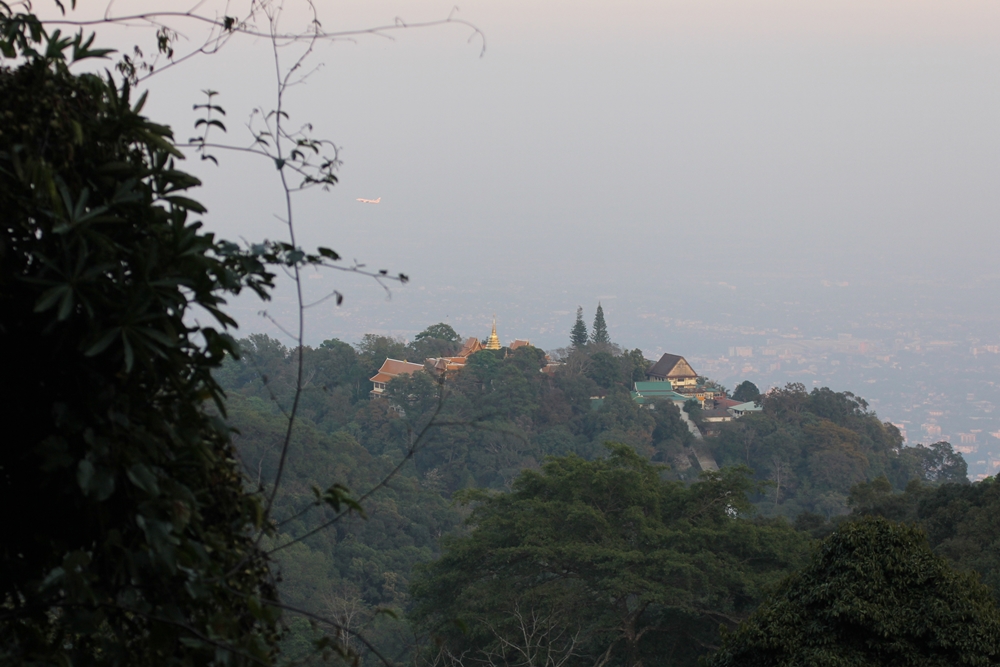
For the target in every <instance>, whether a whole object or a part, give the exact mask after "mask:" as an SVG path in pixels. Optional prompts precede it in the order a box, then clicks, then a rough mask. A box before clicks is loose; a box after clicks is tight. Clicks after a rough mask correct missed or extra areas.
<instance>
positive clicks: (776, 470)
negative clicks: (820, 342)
mask: <svg viewBox="0 0 1000 667" xmlns="http://www.w3.org/2000/svg"><path fill="white" fill-rule="evenodd" d="M763 407H764V410H763V412H762V413H757V414H749V415H746V416H744V417H742V418H740V419H739V420H736V421H734V422H731V423H728V424H725V425H724V426H723V427H722V428H721V429H720V432H719V434H718V436H717V437H714V438H710V439H708V441H707V444H708V445H709V446H710V447H711V448H712V449H713V451H714V453H715V456H716V459H717V460H718V461H719V463H720V465H736V464H742V465H746V466H749V467H750V468H751V469H753V470H754V473H755V475H756V477H757V479H759V480H762V481H764V480H766V481H770V482H771V483H772V484H773V486H772V487H771V490H770V491H769V492H768V494H767V496H766V497H760V498H758V499H757V500H758V506H759V508H760V509H761V511H763V512H765V513H769V514H772V513H773V514H783V515H785V516H787V517H789V518H794V517H795V516H797V515H799V514H800V513H801V512H804V511H806V512H814V513H818V514H821V515H823V516H827V517H829V516H834V515H838V514H846V513H847V511H848V504H847V500H848V497H847V494H848V490H849V489H850V488H851V487H852V486H853V485H854V484H857V483H859V482H864V481H868V480H872V479H875V478H876V477H879V476H881V475H885V476H886V477H887V479H888V480H889V481H890V483H891V485H892V486H893V487H894V488H896V489H902V488H904V487H905V486H906V484H907V483H908V482H909V481H910V480H911V479H923V480H927V481H945V480H948V481H958V480H961V479H965V472H966V471H965V462H964V460H963V459H962V458H961V456H960V455H958V454H957V453H955V452H953V451H952V450H951V446H950V445H948V444H947V443H938V444H935V445H933V446H931V447H930V448H926V447H904V446H903V439H902V437H901V436H900V435H899V431H898V430H897V429H896V427H895V426H893V425H891V424H887V423H883V422H881V421H879V419H878V417H877V416H876V415H875V414H874V413H872V412H869V411H868V406H867V404H866V403H865V402H864V401H863V400H862V399H860V398H858V397H856V396H854V395H853V394H851V393H850V392H834V391H832V390H830V389H828V388H825V387H824V388H820V389H814V390H812V391H811V392H806V391H805V388H804V387H803V386H802V385H796V384H790V385H788V386H786V387H784V388H782V389H778V390H774V391H772V392H770V393H769V394H768V395H767V396H765V397H764V398H763Z"/></svg>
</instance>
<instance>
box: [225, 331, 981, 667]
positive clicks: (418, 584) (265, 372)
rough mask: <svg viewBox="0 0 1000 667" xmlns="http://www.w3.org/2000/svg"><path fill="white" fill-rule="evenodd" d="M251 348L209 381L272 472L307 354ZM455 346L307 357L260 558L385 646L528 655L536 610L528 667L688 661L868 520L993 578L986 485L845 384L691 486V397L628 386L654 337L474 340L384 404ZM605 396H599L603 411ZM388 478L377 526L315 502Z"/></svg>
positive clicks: (773, 413) (760, 419) (243, 453)
mask: <svg viewBox="0 0 1000 667" xmlns="http://www.w3.org/2000/svg"><path fill="white" fill-rule="evenodd" d="M240 346H241V349H242V350H243V354H242V356H241V358H240V359H239V360H236V359H232V358H230V359H228V360H227V361H226V363H225V364H224V365H223V367H222V368H221V369H220V370H219V371H218V372H217V374H216V377H217V379H218V381H219V383H220V385H221V386H222V387H223V388H224V389H225V390H226V391H227V394H228V399H227V407H228V412H229V414H228V421H229V424H230V425H231V426H233V427H234V428H236V429H237V430H238V434H237V435H236V436H235V438H234V443H235V445H236V447H237V448H238V450H239V453H240V459H241V461H242V464H243V467H244V470H245V472H246V475H247V477H248V479H249V480H250V482H251V483H257V482H259V481H266V480H267V479H269V478H270V477H271V476H272V475H273V472H274V469H275V466H276V465H277V456H278V451H277V447H276V443H278V442H280V440H281V435H282V434H283V432H284V429H285V428H286V427H287V421H286V419H285V416H284V413H285V411H287V409H288V406H289V404H290V401H291V399H292V396H293V393H294V389H295V360H296V352H295V351H293V350H290V349H288V348H286V347H284V346H283V345H281V344H280V343H279V342H278V341H276V340H274V339H271V338H269V337H267V336H263V335H254V336H251V337H249V338H247V339H245V340H243V341H240ZM459 346H460V339H459V337H458V335H457V334H456V333H455V332H454V331H453V330H452V329H451V327H448V326H447V325H434V326H433V327H429V328H428V329H427V330H425V331H424V332H422V333H421V334H420V335H418V336H417V337H416V338H415V339H414V341H413V342H412V343H403V342H401V341H398V340H395V339H391V338H386V337H381V336H374V335H369V336H365V337H364V338H363V339H362V341H361V342H360V343H359V344H358V345H356V346H351V345H349V344H347V343H344V342H342V341H339V340H328V341H325V342H324V343H323V344H322V345H320V346H319V347H316V348H305V349H304V350H303V351H302V353H303V355H304V362H305V369H304V370H305V372H304V387H303V392H302V396H301V399H300V415H301V418H300V419H299V421H298V424H297V426H296V429H295V433H294V438H293V443H294V446H293V449H292V451H291V452H290V453H289V459H288V471H287V473H286V480H287V481H286V484H285V486H284V487H283V489H282V491H281V493H280V494H279V497H278V499H277V502H276V506H275V509H276V512H275V516H276V518H277V520H278V521H279V528H278V535H277V536H276V537H275V538H274V539H273V540H272V541H271V542H270V543H269V544H268V548H270V549H275V548H277V550H276V551H274V552H273V555H274V557H275V558H277V562H278V564H279V567H280V572H281V575H282V582H281V591H282V596H283V601H284V602H285V603H287V604H288V605H290V606H294V607H297V608H302V609H305V610H307V611H309V612H310V613H313V614H316V615H317V616H321V617H323V618H332V619H336V621H337V623H338V624H341V625H342V626H344V627H345V628H346V629H347V630H348V631H350V632H361V633H362V634H363V635H364V637H365V638H366V639H367V640H368V641H371V642H372V643H373V644H374V645H376V646H378V647H379V649H380V651H381V652H382V653H383V654H384V655H392V656H403V657H405V656H409V658H407V659H417V660H422V661H426V662H428V663H431V664H442V665H443V664H451V665H453V666H455V667H457V665H458V664H472V662H465V663H462V662H461V661H459V662H455V657H456V656H458V655H466V656H467V657H468V656H471V655H476V656H478V658H477V659H476V660H475V661H474V662H475V664H481V662H482V660H487V659H488V658H490V657H492V659H494V660H496V659H502V660H506V661H507V664H525V665H527V664H536V663H534V662H521V663H518V662H516V661H515V660H514V657H515V656H514V654H513V653H511V651H512V650H515V648H514V645H513V644H511V641H510V639H511V637H513V636H514V635H513V634H511V633H513V632H514V631H515V630H517V628H518V627H520V626H518V624H519V623H523V622H525V619H529V618H530V619H533V620H532V623H534V624H535V625H533V626H532V627H533V628H534V630H533V632H534V633H536V634H533V635H532V637H534V639H532V640H531V641H535V642H536V643H535V644H531V643H530V642H528V644H523V645H521V646H520V647H519V648H517V649H516V650H518V651H529V652H530V651H532V650H533V651H536V653H535V654H534V655H535V658H533V659H538V658H539V656H541V655H542V653H537V651H540V650H542V647H543V646H544V647H545V649H544V651H543V653H544V655H547V656H549V657H551V658H553V659H556V658H559V660H563V662H564V663H565V664H567V665H576V664H581V665H582V664H588V665H589V664H594V663H595V661H596V662H601V659H602V656H604V658H607V660H606V662H605V664H607V665H626V664H638V663H637V662H636V661H640V662H641V661H645V662H646V663H655V662H657V661H658V660H659V659H660V658H662V656H670V658H669V660H668V661H667V662H666V663H664V664H677V665H694V664H697V659H698V657H699V656H704V655H706V654H707V653H710V652H711V651H712V650H714V648H716V647H718V646H719V645H720V643H719V642H720V636H719V634H718V628H719V627H720V625H721V626H726V627H729V628H731V629H734V628H736V627H737V625H738V624H739V623H740V622H741V621H742V620H744V619H746V618H747V617H748V615H749V614H751V613H752V612H753V610H754V609H756V608H757V606H758V605H759V604H760V602H761V601H762V600H763V599H765V597H766V594H767V591H768V590H770V588H772V587H773V586H775V585H777V582H778V581H780V580H781V579H782V578H783V577H785V576H787V575H789V574H791V573H792V572H794V571H795V570H796V569H797V568H798V567H800V566H802V565H803V564H805V563H806V561H807V559H808V556H809V554H810V552H811V549H812V548H813V547H812V546H811V545H813V544H815V543H816V542H817V539H819V538H823V537H826V536H828V535H830V534H831V533H833V532H834V531H836V530H837V528H838V526H841V525H845V524H844V523H843V522H845V521H847V522H850V521H853V520H855V518H857V517H861V516H865V515H869V514H880V515H882V516H886V517H888V518H890V519H894V520H903V521H915V522H917V523H918V524H919V525H921V526H923V527H924V528H925V529H926V530H927V531H928V533H929V535H930V537H931V546H932V548H933V549H934V550H935V551H936V552H937V553H938V554H940V555H941V556H943V557H944V558H946V559H947V560H948V562H950V563H951V564H952V565H954V566H956V567H958V568H959V569H964V570H967V571H975V572H978V573H979V574H980V575H982V577H983V581H984V582H986V583H987V584H988V585H989V586H991V588H992V590H993V591H994V593H995V592H996V591H997V590H1000V589H998V587H997V583H998V582H997V579H996V572H997V568H996V567H995V565H996V563H995V558H994V557H992V556H991V554H993V553H996V537H995V536H996V531H995V530H994V529H992V523H989V522H988V517H989V512H990V510H991V509H992V506H993V505H995V504H996V502H998V500H997V498H996V494H995V493H991V490H995V485H994V484H993V483H992V482H985V483H977V484H969V483H968V481H967V479H966V478H965V466H964V461H962V459H961V457H960V456H958V455H957V454H955V453H954V452H953V451H952V449H951V447H950V445H948V444H947V443H936V444H935V445H932V446H930V447H904V446H903V445H902V439H901V438H900V436H899V433H898V431H896V429H895V428H894V427H892V426H891V425H889V424H885V423H883V422H881V421H880V420H879V419H878V417H877V415H875V414H874V413H872V412H870V411H869V410H868V409H867V405H866V404H865V403H864V401H863V400H862V399H860V398H858V397H856V396H854V395H852V394H850V393H847V392H844V393H838V392H833V391H832V390H830V389H826V388H822V389H815V390H813V391H811V392H806V391H805V389H804V388H803V387H802V386H801V385H789V386H787V387H785V388H784V389H782V390H779V391H776V392H771V393H770V394H768V395H767V396H765V397H763V398H761V399H760V400H761V401H762V404H763V411H762V412H761V413H757V414H750V415H747V416H745V417H743V418H741V419H739V420H737V421H734V422H731V423H727V424H723V425H722V426H721V428H720V429H719V431H718V433H717V435H715V436H711V437H708V438H706V439H705V440H704V441H703V443H702V444H701V445H698V446H699V447H701V448H702V449H703V450H704V451H707V452H709V453H711V454H712V455H714V456H715V457H716V459H717V461H718V462H719V464H720V466H721V468H722V469H721V471H720V472H718V473H707V474H701V475H700V476H699V468H698V466H697V464H694V465H692V463H693V461H694V459H693V458H692V457H691V456H689V454H690V451H691V447H692V446H693V445H695V443H694V440H693V438H692V435H691V433H690V432H689V431H688V429H687V426H686V425H685V424H684V422H683V421H682V420H681V416H680V412H679V411H678V409H677V407H676V406H675V405H674V404H673V403H667V402H664V403H658V404H655V405H653V406H652V409H650V406H645V407H644V406H641V405H638V404H637V403H636V402H635V401H633V400H632V397H631V395H630V394H629V392H628V390H629V388H630V387H631V385H632V383H633V382H634V381H636V380H639V379H643V378H644V371H645V368H646V367H647V366H648V365H649V363H650V362H648V361H647V360H645V358H644V356H643V355H642V353H641V352H640V351H639V350H632V351H624V352H622V351H620V350H618V349H617V348H616V347H615V346H613V345H607V344H603V345H601V346H596V345H592V344H589V343H587V344H581V345H579V346H575V347H573V348H570V349H569V351H568V352H567V354H566V356H565V357H564V358H563V359H562V362H563V363H562V365H560V366H558V367H557V368H556V370H555V372H551V373H550V372H541V369H542V368H543V367H545V366H546V358H545V355H544V353H543V352H542V351H541V350H538V349H537V348H533V347H530V346H527V347H521V348H518V349H517V350H513V351H511V350H506V349H504V350H498V351H482V352H479V353H476V354H474V355H473V356H472V357H470V358H469V359H468V362H467V365H466V366H465V368H464V369H462V370H461V371H460V372H458V373H454V374H450V375H449V376H448V378H447V380H446V381H444V382H441V381H439V379H437V378H435V377H434V376H433V375H432V374H430V373H415V374H413V375H410V376H405V375H404V376H400V377H397V378H395V379H393V380H391V381H390V382H389V383H388V384H387V387H386V398H385V399H382V400H371V399H370V398H369V391H370V389H371V382H369V381H368V378H370V377H371V376H373V375H374V374H375V373H376V372H377V370H378V368H379V367H380V366H381V364H382V362H383V361H384V360H385V358H386V357H391V358H396V359H408V360H410V361H413V360H422V359H423V358H425V357H426V356H428V355H429V354H433V355H447V354H454V353H455V351H457V349H458V347H459ZM549 370H551V368H550V369H549ZM745 385H746V383H745ZM755 390H756V388H755V387H750V386H744V391H748V392H749V393H750V394H751V395H753V393H754V391H755ZM442 396H443V399H442ZM593 396H604V397H605V398H604V400H603V401H601V402H598V405H599V407H597V408H595V407H594V405H595V404H594V402H592V400H591V397H593ZM607 442H615V443H619V444H616V445H613V446H610V449H609V446H608V445H606V444H605V443H607ZM411 448H413V455H412V462H410V463H407V464H406V465H404V466H403V467H402V468H401V470H400V471H399V472H396V473H393V470H394V469H395V467H396V466H397V465H398V464H400V463H401V462H403V461H404V459H405V458H406V457H407V456H408V452H410V450H411ZM386 478H389V480H390V482H389V484H388V485H386V486H385V487H384V488H382V489H380V490H379V491H378V493H376V494H374V495H372V496H371V497H370V498H368V499H366V501H365V502H364V512H365V515H366V516H365V517H361V516H359V515H358V514H357V513H352V514H348V515H347V516H345V517H342V518H340V519H336V518H335V517H336V513H335V512H334V511H333V509H332V508H330V507H329V506H321V505H317V503H316V490H317V489H325V488H327V487H328V486H329V485H330V484H331V483H334V482H337V483H339V484H341V485H344V486H345V487H347V488H348V489H350V490H351V492H353V495H355V496H357V495H359V494H361V493H364V492H365V491H366V490H368V489H371V488H373V487H375V486H376V485H378V484H379V483H380V482H381V481H382V480H384V479H386ZM904 489H905V492H904ZM970 508H971V509H970ZM977 508H978V509H977ZM852 509H853V514H849V512H850V511H851V510H852ZM769 517H770V518H769ZM331 522H332V523H331ZM327 524H330V525H328V526H327ZM987 526H989V527H987ZM442 545H443V547H442ZM442 548H443V549H444V550H443V551H442ZM553 567H555V568H556V569H555V570H553V569H552V568H553ZM626 573H627V574H626ZM588 601H589V602H588ZM598 601H600V602H598ZM385 610H389V612H388V613H387V612H386V611H385ZM455 621H457V622H458V625H455V623H454V622H455ZM317 627H318V626H317ZM521 629H522V630H523V627H522V628H521ZM318 631H319V630H318V629H317V628H314V627H310V625H309V624H308V623H307V622H305V621H301V620H299V621H296V622H295V623H293V624H292V628H291V632H290V633H289V635H288V636H287V637H286V639H285V644H284V647H285V651H286V654H287V655H288V656H289V657H293V658H305V657H306V656H308V654H309V649H310V646H309V644H308V642H307V641H306V640H307V638H309V637H310V636H312V635H315V634H316V633H317V632H318ZM342 636H343V637H344V638H345V639H346V640H347V641H348V642H355V644H356V646H355V647H356V648H361V649H363V647H362V646H360V644H358V642H359V641H360V640H359V639H357V638H354V637H352V636H351V635H350V634H349V633H348V634H343V635H342ZM421 638H422V639H421ZM414 642H417V644H414ZM420 642H424V643H423V646H424V648H422V649H419V650H418V651H417V653H413V647H414V646H416V645H420ZM427 642H429V643H427ZM538 642H541V643H538ZM532 647H533V648H532ZM560 651H562V653H559V652H560ZM546 652H550V653H551V655H550V654H549V653H546ZM362 653H363V654H364V653H365V651H364V650H362ZM557 654H558V655H557ZM519 655H520V654H519ZM559 656H561V658H560V657H559ZM658 656H659V657H660V658H658ZM366 660H367V661H368V663H369V664H377V660H376V659H375V658H374V657H373V656H372V655H371V654H368V655H367V658H366ZM559 660H556V662H559ZM538 664H541V663H538ZM550 664H555V662H554V663H550Z"/></svg>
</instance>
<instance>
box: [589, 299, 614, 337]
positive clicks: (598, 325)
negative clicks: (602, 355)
mask: <svg viewBox="0 0 1000 667" xmlns="http://www.w3.org/2000/svg"><path fill="white" fill-rule="evenodd" d="M590 342H591V343H593V344H594V345H602V346H603V345H610V344H611V337H610V336H608V325H607V323H605V321H604V309H603V308H601V302H600V301H598V302H597V314H595V315H594V328H593V330H592V331H591V332H590Z"/></svg>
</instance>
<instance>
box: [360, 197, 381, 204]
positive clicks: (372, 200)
mask: <svg viewBox="0 0 1000 667" xmlns="http://www.w3.org/2000/svg"><path fill="white" fill-rule="evenodd" d="M358 201H359V202H361V203H362V204H377V203H379V202H380V201H382V198H381V197H379V198H378V199H362V198H360V197H358Z"/></svg>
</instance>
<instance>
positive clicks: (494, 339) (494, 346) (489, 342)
mask: <svg viewBox="0 0 1000 667" xmlns="http://www.w3.org/2000/svg"><path fill="white" fill-rule="evenodd" d="M486 349H487V350H499V349H500V338H499V337H498V336H497V314H496V313H493V332H492V333H491V334H490V337H489V338H487V339H486Z"/></svg>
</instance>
